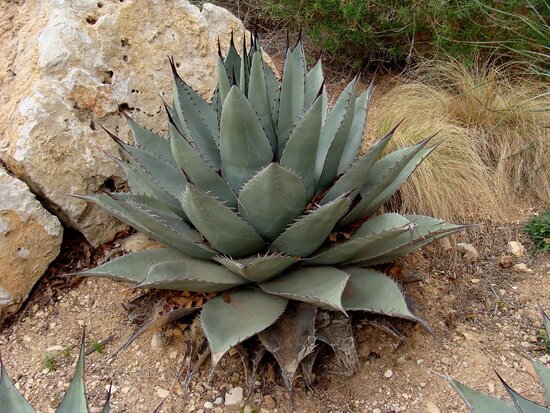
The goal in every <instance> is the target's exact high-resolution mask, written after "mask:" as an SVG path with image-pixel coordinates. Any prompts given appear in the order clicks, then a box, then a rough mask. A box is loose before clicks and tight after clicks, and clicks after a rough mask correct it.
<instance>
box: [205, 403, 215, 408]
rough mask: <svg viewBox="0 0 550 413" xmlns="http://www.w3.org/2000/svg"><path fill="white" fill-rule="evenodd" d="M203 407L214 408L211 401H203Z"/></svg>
mask: <svg viewBox="0 0 550 413" xmlns="http://www.w3.org/2000/svg"><path fill="white" fill-rule="evenodd" d="M202 407H204V408H205V409H213V408H214V403H212V402H204V404H203V406H202Z"/></svg>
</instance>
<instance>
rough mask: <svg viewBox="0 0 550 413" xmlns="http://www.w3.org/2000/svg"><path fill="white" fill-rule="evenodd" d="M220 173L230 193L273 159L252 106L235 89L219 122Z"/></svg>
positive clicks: (267, 140)
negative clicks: (228, 185)
mask: <svg viewBox="0 0 550 413" xmlns="http://www.w3.org/2000/svg"><path fill="white" fill-rule="evenodd" d="M220 152H221V160H222V165H221V167H222V173H223V176H224V177H225V179H227V181H228V182H229V184H230V185H231V187H232V188H233V190H234V191H236V192H239V191H240V190H241V188H242V186H243V185H244V184H245V182H246V181H248V180H249V179H250V178H251V177H252V176H253V175H254V174H256V173H257V172H258V171H259V170H260V169H262V168H263V167H265V166H266V165H267V164H269V162H270V161H271V159H272V158H273V152H272V148H271V145H270V143H269V139H268V138H267V136H266V134H265V132H264V130H263V128H262V125H261V124H260V121H259V120H258V117H257V116H256V113H255V112H254V109H253V108H252V105H251V104H250V102H249V101H248V99H246V97H245V96H244V95H243V93H242V92H241V91H240V89H239V88H238V87H236V86H233V87H232V88H231V90H230V91H229V94H228V95H227V98H226V99H225V104H224V105H223V111H222V119H221V134H220Z"/></svg>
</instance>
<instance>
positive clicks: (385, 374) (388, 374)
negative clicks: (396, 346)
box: [384, 369, 393, 379]
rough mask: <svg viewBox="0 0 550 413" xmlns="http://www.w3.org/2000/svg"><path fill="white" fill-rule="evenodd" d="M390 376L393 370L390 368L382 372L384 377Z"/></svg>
mask: <svg viewBox="0 0 550 413" xmlns="http://www.w3.org/2000/svg"><path fill="white" fill-rule="evenodd" d="M392 376H393V371H391V370H389V369H388V370H386V371H385V373H384V377H385V378H387V379H389V378H391V377H392Z"/></svg>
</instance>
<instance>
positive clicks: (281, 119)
mask: <svg viewBox="0 0 550 413" xmlns="http://www.w3.org/2000/svg"><path fill="white" fill-rule="evenodd" d="M305 78H306V62H305V56H304V49H303V46H302V42H298V44H297V45H296V47H295V48H294V50H291V49H290V48H289V49H287V53H286V57H285V63H284V66H283V77H282V79H281V90H280V96H279V113H278V118H277V137H278V140H279V142H278V156H279V157H280V156H281V155H282V154H283V150H284V149H285V145H286V142H287V140H288V138H289V136H290V133H291V131H292V127H293V126H294V124H295V123H296V121H297V120H298V118H299V116H300V115H301V114H302V112H303V110H304V101H305Z"/></svg>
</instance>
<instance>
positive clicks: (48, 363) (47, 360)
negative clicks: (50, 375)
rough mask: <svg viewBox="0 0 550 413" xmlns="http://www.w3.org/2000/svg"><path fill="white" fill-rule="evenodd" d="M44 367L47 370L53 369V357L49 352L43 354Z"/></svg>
mask: <svg viewBox="0 0 550 413" xmlns="http://www.w3.org/2000/svg"><path fill="white" fill-rule="evenodd" d="M44 368H45V369H46V370H48V371H52V370H55V357H54V356H52V355H51V354H47V353H46V354H45V355H44Z"/></svg>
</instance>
